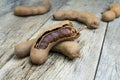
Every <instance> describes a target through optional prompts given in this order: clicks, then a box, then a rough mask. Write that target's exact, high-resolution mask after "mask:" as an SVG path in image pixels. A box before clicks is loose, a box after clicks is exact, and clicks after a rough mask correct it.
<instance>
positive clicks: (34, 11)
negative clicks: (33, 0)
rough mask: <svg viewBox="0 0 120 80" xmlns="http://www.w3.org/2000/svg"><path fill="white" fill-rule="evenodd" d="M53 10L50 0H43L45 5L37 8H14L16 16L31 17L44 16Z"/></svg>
mask: <svg viewBox="0 0 120 80" xmlns="http://www.w3.org/2000/svg"><path fill="white" fill-rule="evenodd" d="M50 8H51V4H50V2H49V0H43V3H42V4H40V5H36V6H16V7H15V8H14V14H15V15H17V16H30V15H38V14H44V13H46V12H48V11H49V10H50Z"/></svg>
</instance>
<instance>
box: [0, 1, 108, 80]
mask: <svg viewBox="0 0 120 80" xmlns="http://www.w3.org/2000/svg"><path fill="white" fill-rule="evenodd" d="M108 2H109V1H104V0H97V1H96V0H91V1H90V2H89V3H88V0H84V1H83V0H69V2H67V3H66V5H65V6H63V7H62V9H75V10H78V11H89V12H92V13H94V14H96V15H97V16H98V17H99V18H101V14H100V13H101V12H102V11H104V9H105V8H106V5H107V4H108ZM101 5H102V6H101ZM56 22H58V21H54V20H52V17H51V18H50V19H49V20H48V21H47V22H46V23H45V25H43V26H42V27H41V28H39V30H38V32H37V33H35V34H34V35H33V36H32V37H35V36H37V35H38V34H39V33H41V32H42V31H43V30H44V29H46V28H47V27H49V26H50V25H52V24H54V23H56ZM75 25H76V27H80V25H81V24H80V23H76V24H75ZM106 25H107V24H106V23H104V22H101V23H100V26H99V29H96V30H84V31H82V32H81V37H80V38H79V39H77V40H76V41H78V42H79V44H80V46H81V51H80V54H81V58H77V59H74V60H69V59H68V58H67V57H64V56H63V55H61V54H57V53H56V54H54V53H51V54H50V55H49V58H48V60H47V61H46V63H45V64H43V65H38V66H35V65H32V64H31V63H30V62H29V58H28V57H27V58H25V59H22V60H19V59H17V58H16V57H15V56H13V57H12V58H11V59H10V60H9V61H8V63H6V64H5V65H4V67H2V68H1V70H0V75H1V77H0V79H2V80H7V79H12V80H21V79H23V80H25V79H29V80H93V79H94V75H95V71H96V67H97V63H98V59H99V55H100V50H101V46H102V42H103V38H104V34H105V30H106ZM27 35H28V34H27ZM27 35H24V36H25V37H26V36H27ZM25 39H26V38H25ZM10 50H11V49H10ZM12 52H13V51H11V52H10V53H12ZM10 66H12V67H10ZM18 76H19V77H18Z"/></svg>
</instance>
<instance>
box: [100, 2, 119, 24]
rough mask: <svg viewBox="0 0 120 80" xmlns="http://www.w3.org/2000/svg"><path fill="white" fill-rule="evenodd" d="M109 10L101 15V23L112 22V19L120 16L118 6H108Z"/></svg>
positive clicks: (114, 4)
mask: <svg viewBox="0 0 120 80" xmlns="http://www.w3.org/2000/svg"><path fill="white" fill-rule="evenodd" d="M108 8H109V10H108V11H106V12H104V13H103V14H102V20H103V21H107V22H108V21H112V20H113V19H115V18H117V17H119V16H120V4H116V3H113V4H110V5H109V6H108Z"/></svg>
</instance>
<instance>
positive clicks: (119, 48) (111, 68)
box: [95, 18, 120, 80]
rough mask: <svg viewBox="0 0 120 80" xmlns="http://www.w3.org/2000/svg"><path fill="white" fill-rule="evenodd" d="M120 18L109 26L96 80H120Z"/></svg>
mask: <svg viewBox="0 0 120 80" xmlns="http://www.w3.org/2000/svg"><path fill="white" fill-rule="evenodd" d="M119 27H120V18H117V19H115V20H114V21H112V22H110V23H109V24H108V29H107V33H106V37H105V41H104V45H103V50H102V55H101V58H100V64H99V66H98V71H97V75H96V79H95V80H119V79H120V36H119V34H120V28H119Z"/></svg>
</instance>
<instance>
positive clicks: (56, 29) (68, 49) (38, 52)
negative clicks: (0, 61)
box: [14, 21, 80, 64]
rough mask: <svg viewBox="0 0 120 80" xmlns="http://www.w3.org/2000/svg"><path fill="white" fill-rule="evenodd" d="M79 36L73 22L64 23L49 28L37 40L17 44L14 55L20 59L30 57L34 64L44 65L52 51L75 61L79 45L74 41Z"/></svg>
mask: <svg viewBox="0 0 120 80" xmlns="http://www.w3.org/2000/svg"><path fill="white" fill-rule="evenodd" d="M79 36H80V33H79V30H77V29H76V28H75V27H74V25H73V23H72V22H71V21H62V22H60V23H58V24H54V25H53V26H51V27H49V28H48V29H47V30H45V31H44V32H43V33H42V34H40V35H39V36H38V37H37V38H35V39H32V40H28V41H25V42H21V43H19V44H17V45H16V46H15V52H14V54H15V55H16V56H17V57H19V58H24V57H26V56H28V55H30V60H31V62H32V63H34V64H42V63H44V62H45V61H46V60H47V58H48V53H49V51H50V50H51V51H56V52H59V53H62V54H64V55H66V56H68V57H69V58H70V59H73V58H76V57H79V51H80V47H79V44H78V43H77V42H74V41H73V40H74V39H76V38H78V37H79Z"/></svg>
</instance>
